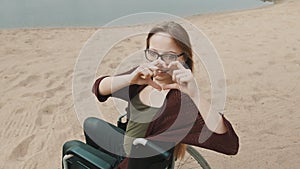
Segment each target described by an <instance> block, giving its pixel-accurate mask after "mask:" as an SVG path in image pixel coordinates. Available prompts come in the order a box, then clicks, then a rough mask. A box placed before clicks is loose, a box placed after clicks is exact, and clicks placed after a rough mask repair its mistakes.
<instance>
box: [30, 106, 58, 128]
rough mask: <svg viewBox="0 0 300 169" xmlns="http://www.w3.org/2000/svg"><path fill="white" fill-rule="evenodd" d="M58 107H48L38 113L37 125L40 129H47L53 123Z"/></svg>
mask: <svg viewBox="0 0 300 169" xmlns="http://www.w3.org/2000/svg"><path fill="white" fill-rule="evenodd" d="M56 108H57V105H48V106H46V107H44V108H42V109H41V110H39V111H38V114H37V118H36V120H35V125H36V126H39V127H41V128H42V127H47V126H49V124H50V123H51V122H52V121H53V114H54V111H55V109H56Z"/></svg>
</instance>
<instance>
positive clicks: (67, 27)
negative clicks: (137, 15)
mask: <svg viewBox="0 0 300 169" xmlns="http://www.w3.org/2000/svg"><path fill="white" fill-rule="evenodd" d="M288 1H290V0H279V1H278V2H273V4H270V5H264V6H259V7H254V8H246V9H236V10H229V11H220V12H211V13H210V12H209V13H204V14H193V15H188V16H184V17H181V16H177V15H173V14H171V15H173V16H175V17H179V18H181V19H184V20H189V19H191V18H194V17H209V16H218V15H225V14H231V13H232V14H234V13H239V12H246V11H252V10H258V9H264V8H269V7H273V6H276V5H278V4H282V3H285V2H288ZM151 24H155V23H153V22H151V23H145V24H143V23H138V24H131V25H121V26H111V27H104V26H66V27H33V28H30V27H28V28H26V27H25V28H3V29H1V28H0V31H10V30H40V29H45V30H60V29H72V30H73V29H83V30H85V29H122V28H124V27H141V26H143V25H151Z"/></svg>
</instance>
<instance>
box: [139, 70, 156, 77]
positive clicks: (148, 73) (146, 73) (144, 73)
mask: <svg viewBox="0 0 300 169" xmlns="http://www.w3.org/2000/svg"><path fill="white" fill-rule="evenodd" d="M140 74H141V77H143V78H151V77H152V76H153V72H152V71H151V70H150V69H148V68H144V69H143V70H141V71H140Z"/></svg>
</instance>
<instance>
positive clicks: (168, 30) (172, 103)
mask: <svg viewBox="0 0 300 169" xmlns="http://www.w3.org/2000/svg"><path fill="white" fill-rule="evenodd" d="M145 57H146V59H147V60H148V62H147V63H145V64H142V65H140V66H138V67H137V68H135V69H133V70H130V71H128V72H126V73H123V74H121V75H117V76H104V77H100V78H99V79H97V80H96V81H95V83H94V86H93V93H94V94H95V96H96V97H97V98H98V100H99V101H100V102H103V101H106V100H107V99H108V98H109V97H118V98H121V99H124V100H125V101H127V102H128V108H127V111H128V112H127V113H128V117H129V122H128V125H127V129H126V132H125V136H124V137H122V138H120V137H119V138H114V137H112V136H109V134H107V133H105V131H101V129H102V127H101V126H103V124H104V123H106V122H104V121H102V120H99V119H95V118H88V119H87V120H86V121H85V123H84V130H85V133H87V131H89V132H88V133H93V132H94V133H95V132H96V133H98V135H99V137H98V138H97V139H98V140H101V144H102V145H108V146H111V147H115V148H114V149H120V150H119V151H120V154H125V155H129V154H131V153H133V152H134V150H132V146H131V144H132V140H133V139H134V138H140V137H143V138H145V137H146V138H152V139H153V140H157V141H162V142H166V143H172V144H169V145H173V146H175V148H174V149H173V148H172V147H171V148H170V150H169V151H171V152H172V153H173V154H174V155H175V156H176V157H182V156H183V155H184V152H185V146H184V144H192V145H196V146H200V147H203V148H207V149H211V150H214V151H217V152H221V153H224V154H229V155H233V154H236V153H237V151H238V147H239V142H238V137H237V135H236V133H235V131H234V130H233V128H232V126H231V124H230V122H229V121H227V120H226V119H225V117H224V116H223V115H222V114H220V113H219V112H211V113H210V114H208V112H209V111H208V110H209V105H208V103H206V102H205V101H204V100H205V99H203V98H201V97H202V96H201V94H200V93H199V92H198V88H197V85H196V82H195V79H194V76H193V73H192V72H193V66H194V65H193V55H192V48H191V44H190V39H189V36H188V33H187V32H186V30H185V29H184V28H183V27H182V26H181V25H179V24H177V23H175V22H165V23H163V24H160V25H157V26H155V27H154V28H152V29H151V30H150V32H149V34H148V36H147V39H146V49H145ZM111 126H112V125H111ZM101 132H102V134H101ZM203 135H206V136H208V137H207V138H204V139H202V138H201V136H203ZM100 136H102V137H100ZM96 137H97V136H96ZM86 139H87V143H88V144H91V145H93V146H95V147H97V148H101V146H100V147H99V146H98V145H97V143H95V141H93V138H92V137H91V136H90V135H89V134H86ZM120 142H122V144H123V146H122V147H120V146H118V145H116V144H118V143H120ZM117 151H118V150H117ZM133 154H134V153H133ZM119 159H120V162H121V161H122V163H121V164H120V165H117V167H119V168H126V167H127V163H126V162H128V161H127V159H125V160H123V159H122V158H119ZM131 159H135V160H132V161H131V162H129V163H136V166H135V168H147V167H148V168H151V164H154V163H155V162H156V161H157V160H158V159H157V158H151V157H148V158H146V157H145V158H140V159H139V158H131ZM138 159H139V160H138ZM141 159H142V160H141ZM129 161H130V160H129ZM158 161H159V160H158ZM139 163H140V164H141V165H142V166H140V167H138V165H140V164H139ZM162 167H163V166H162ZM152 168H153V167H152ZM156 168H157V167H156Z"/></svg>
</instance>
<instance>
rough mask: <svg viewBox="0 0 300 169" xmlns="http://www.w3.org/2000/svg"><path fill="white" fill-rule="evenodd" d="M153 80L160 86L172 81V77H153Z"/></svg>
mask: <svg viewBox="0 0 300 169" xmlns="http://www.w3.org/2000/svg"><path fill="white" fill-rule="evenodd" d="M153 81H154V82H155V83H157V84H158V85H160V86H163V85H166V84H171V83H173V81H172V79H164V80H160V79H155V78H154V79H153Z"/></svg>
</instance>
